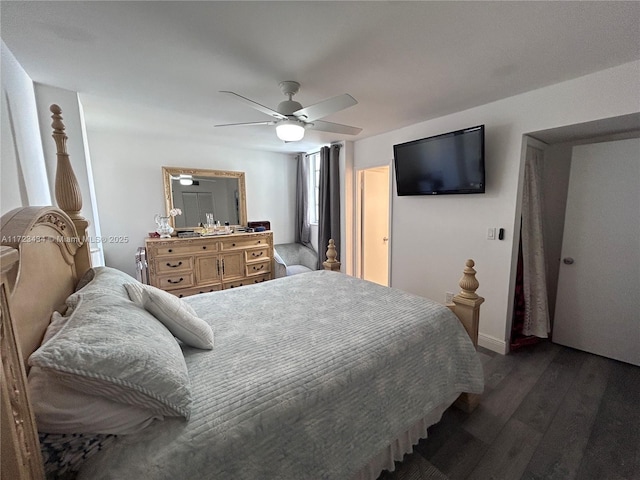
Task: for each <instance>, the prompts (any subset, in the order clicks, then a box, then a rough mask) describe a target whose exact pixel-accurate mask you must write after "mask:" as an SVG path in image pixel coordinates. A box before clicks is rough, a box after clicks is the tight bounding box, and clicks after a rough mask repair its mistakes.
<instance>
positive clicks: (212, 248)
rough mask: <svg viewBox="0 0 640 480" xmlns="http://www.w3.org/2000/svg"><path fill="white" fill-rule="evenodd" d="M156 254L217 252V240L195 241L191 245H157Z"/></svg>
mask: <svg viewBox="0 0 640 480" xmlns="http://www.w3.org/2000/svg"><path fill="white" fill-rule="evenodd" d="M155 250H156V255H171V256H172V257H173V256H174V255H185V254H193V253H202V252H217V251H218V243H217V242H207V243H193V244H189V245H167V246H162V247H156V248H155Z"/></svg>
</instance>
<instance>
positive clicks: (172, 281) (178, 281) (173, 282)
mask: <svg viewBox="0 0 640 480" xmlns="http://www.w3.org/2000/svg"><path fill="white" fill-rule="evenodd" d="M183 280H184V278H182V277H180V280H171V279H170V278H169V279H168V280H167V282H168V283H172V284H176V283H180V282H181V281H183Z"/></svg>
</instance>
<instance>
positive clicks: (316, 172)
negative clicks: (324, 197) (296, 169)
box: [307, 152, 320, 225]
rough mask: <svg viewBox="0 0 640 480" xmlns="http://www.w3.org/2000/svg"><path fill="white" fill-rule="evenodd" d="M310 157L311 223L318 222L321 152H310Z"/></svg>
mask: <svg viewBox="0 0 640 480" xmlns="http://www.w3.org/2000/svg"><path fill="white" fill-rule="evenodd" d="M307 159H309V223H311V224H314V225H316V224H317V223H318V212H319V205H320V152H316V153H310V154H308V155H307Z"/></svg>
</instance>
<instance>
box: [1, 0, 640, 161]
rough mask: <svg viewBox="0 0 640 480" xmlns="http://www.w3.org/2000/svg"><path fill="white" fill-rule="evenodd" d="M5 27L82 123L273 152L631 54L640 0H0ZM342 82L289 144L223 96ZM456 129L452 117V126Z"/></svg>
mask: <svg viewBox="0 0 640 480" xmlns="http://www.w3.org/2000/svg"><path fill="white" fill-rule="evenodd" d="M0 15H1V16H0V20H1V30H0V33H1V36H2V39H3V41H4V42H5V44H6V45H7V46H8V47H9V49H10V50H11V52H12V53H13V54H14V55H15V57H16V58H17V60H18V61H19V62H20V64H21V65H22V66H23V67H24V68H25V70H26V71H27V73H28V74H29V75H30V76H31V78H32V79H33V80H34V81H36V82H40V83H44V84H48V85H53V86H57V87H61V88H65V89H69V90H73V91H78V92H80V93H81V98H82V102H83V105H84V107H85V116H86V122H87V125H88V127H89V128H90V129H92V128H93V129H111V128H122V127H123V126H124V127H126V128H127V129H129V130H131V131H132V132H135V133H139V134H149V133H151V134H154V135H158V134H162V135H167V134H171V132H175V133H176V134H178V135H182V136H184V135H192V136H193V138H197V139H198V140H197V141H206V142H215V143H217V144H221V145H225V144H228V145H236V146H243V147H248V148H258V149H264V150H269V151H281V152H293V151H309V150H312V149H313V148H314V147H316V146H317V145H320V144H326V143H329V142H331V141H335V140H343V139H360V138H365V137H368V136H371V135H376V134H379V133H382V132H386V131H390V130H394V129H397V128H400V127H403V126H406V125H410V124H414V123H417V122H421V121H424V120H428V119H430V118H435V117H439V116H442V115H445V114H448V113H452V112H456V111H460V110H464V109H467V108H470V107H473V106H477V105H481V104H484V103H488V102H491V101H494V100H497V99H500V98H504V97H508V96H512V95H516V94H518V93H522V92H525V91H528V90H533V89H536V88H541V87H544V86H547V85H550V84H553V83H557V82H561V81H564V80H568V79H571V78H575V77H578V76H582V75H585V74H588V73H591V72H594V71H598V70H602V69H605V68H609V67H613V66H616V65H620V64H622V63H626V62H630V61H634V60H637V59H639V58H640V2H637V1H632V2H612V1H604V2H549V1H543V2H502V1H498V2H481V1H476V2H453V1H449V2H420V1H418V2H397V1H390V2H367V1H357V2H327V1H300V2H296V1H289V2H271V1H259V2H243V1H233V2H151V1H142V2H12V1H6V0H3V1H2V2H0ZM282 80H296V81H298V82H300V83H301V84H302V87H301V90H300V93H299V94H298V95H296V97H295V100H297V101H299V102H300V103H302V104H303V105H304V106H307V105H310V104H313V103H317V102H319V101H321V100H324V99H326V98H329V97H332V96H334V95H338V94H341V93H349V94H351V95H352V96H354V97H355V98H356V99H357V100H358V102H359V103H358V105H356V106H353V107H351V108H349V109H347V110H343V111H341V112H338V113H335V114H333V115H330V116H328V117H325V118H324V120H327V121H331V122H337V123H344V124H348V125H354V126H357V127H362V128H363V131H362V133H361V134H359V135H358V136H356V137H350V136H339V135H335V134H327V133H321V132H307V134H306V136H305V140H303V141H302V142H297V143H289V144H284V143H282V142H280V141H279V140H277V139H276V137H275V132H274V131H273V127H270V126H258V127H229V128H224V129H222V128H214V127H213V125H215V124H218V123H234V122H251V121H261V120H268V119H269V117H267V116H266V115H265V114H263V113H260V112H258V111H255V110H253V109H251V108H250V107H248V106H247V105H245V104H242V103H239V102H235V101H233V99H231V98H228V97H227V96H225V95H222V94H220V93H218V92H219V91H220V90H232V91H235V92H237V93H239V94H241V95H243V96H245V97H249V98H251V99H253V100H255V101H257V102H259V103H261V104H263V105H266V106H269V107H271V108H275V107H276V106H277V104H278V103H279V102H280V101H282V100H284V99H285V97H284V96H283V95H282V94H281V93H280V90H279V88H278V83H279V82H280V81H282ZM461 127H462V126H461Z"/></svg>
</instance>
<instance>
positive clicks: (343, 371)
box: [1, 105, 483, 480]
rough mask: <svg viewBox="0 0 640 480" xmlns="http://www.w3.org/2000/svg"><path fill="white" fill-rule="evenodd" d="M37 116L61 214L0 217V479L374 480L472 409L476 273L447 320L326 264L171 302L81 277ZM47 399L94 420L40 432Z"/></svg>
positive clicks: (81, 227)
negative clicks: (437, 427) (456, 409)
mask: <svg viewBox="0 0 640 480" xmlns="http://www.w3.org/2000/svg"><path fill="white" fill-rule="evenodd" d="M51 111H52V113H53V117H52V118H53V119H54V122H53V127H54V134H53V136H54V139H55V140H56V144H57V147H58V173H57V180H56V198H57V201H58V205H59V208H55V207H26V208H21V209H17V210H14V211H12V212H9V213H8V214H6V215H4V216H3V217H2V244H3V246H2V251H1V254H2V278H3V286H2V292H1V293H2V332H3V335H2V375H3V379H2V380H3V381H2V386H3V387H2V407H3V408H2V439H3V440H2V458H3V461H2V469H3V471H2V474H3V476H4V475H7V478H37V479H39V478H44V468H43V455H44V458H45V460H47V462H46V463H47V467H46V468H47V470H48V471H49V472H53V471H54V470H55V469H53V468H51V464H52V463H55V462H59V463H58V466H57V468H58V472H61V473H62V474H63V475H71V477H73V476H75V475H76V472H75V470H78V472H77V478H79V479H121V478H143V479H154V480H155V479H158V480H159V479H181V478H184V479H191V478H199V479H207V478H210V479H218V478H221V479H229V478H233V479H256V478H260V479H281V480H285V479H340V480H345V479H347V480H348V479H354V480H356V479H357V480H364V479H367V480H375V479H376V478H377V477H378V475H379V474H380V473H381V471H382V470H383V469H389V470H393V468H394V461H397V460H401V459H402V456H403V454H405V453H407V452H410V451H411V449H412V446H413V445H414V444H415V443H417V441H418V439H420V438H423V437H426V434H427V427H429V426H430V425H432V424H434V423H436V422H437V421H438V420H439V419H440V416H441V415H442V413H443V412H444V410H445V409H446V408H448V407H449V406H450V405H451V404H453V403H454V402H455V403H456V404H457V405H459V406H460V407H461V408H465V409H473V408H474V407H475V406H476V405H477V404H478V401H479V398H480V397H479V394H480V393H481V392H482V389H483V376H482V368H481V365H480V362H479V360H478V358H477V355H476V354H475V348H474V347H475V343H476V340H477V326H478V318H479V307H480V304H481V303H482V302H483V299H482V297H479V296H478V295H477V294H476V289H477V288H478V282H477V280H476V278H475V273H476V272H475V270H474V268H473V267H474V264H473V261H471V260H467V262H466V266H465V268H464V271H463V276H462V279H461V280H460V287H461V291H460V293H459V294H458V295H456V296H455V297H454V303H453V304H452V305H450V306H443V305H439V304H437V303H436V302H433V301H431V300H428V299H424V298H421V297H418V296H415V295H411V294H408V293H405V292H401V291H398V290H394V289H391V288H387V287H381V286H378V285H375V284H372V283H369V282H365V281H362V280H359V279H356V278H353V277H350V276H347V275H344V274H341V273H337V272H335V271H332V270H336V265H337V261H336V259H335V254H334V252H333V251H332V250H330V252H329V255H328V260H327V262H326V265H325V267H326V270H325V271H317V272H311V273H307V274H304V275H296V276H291V277H286V278H282V279H277V280H273V281H269V282H264V283H261V284H257V285H252V286H248V287H243V288H241V289H237V290H227V291H221V292H213V293H207V294H201V295H195V296H192V297H188V298H186V299H182V300H180V299H177V298H175V297H173V300H171V299H167V298H166V297H165V296H169V297H171V295H169V294H167V293H166V292H161V291H160V292H161V293H159V292H156V291H154V289H152V287H148V286H144V285H142V284H139V282H137V281H136V280H135V279H133V278H132V277H129V276H127V275H126V274H124V273H122V272H118V271H117V270H114V269H109V268H107V267H96V268H91V266H90V262H89V252H88V249H87V244H86V243H83V242H82V237H83V235H85V232H86V226H87V224H86V221H85V220H84V219H83V218H82V216H81V214H80V210H81V207H82V201H81V198H80V195H79V189H78V188H77V185H76V183H75V177H74V175H73V171H72V170H71V166H70V163H69V161H68V156H67V154H66V148H65V143H66V142H65V141H66V133H65V132H64V125H63V124H62V119H61V115H60V114H61V112H60V109H59V107H57V106H55V105H53V106H52V107H51ZM34 299H37V301H34ZM154 302H155V303H154ZM161 307H162V308H161ZM167 312H169V313H167ZM185 312H186V313H185ZM178 318H179V319H180V321H177V320H176V319H178ZM182 319H186V320H185V321H187V323H181V322H182ZM189 322H191V323H189ZM43 337H44V340H43ZM39 382H42V383H39ZM58 390H60V391H64V394H65V395H66V396H65V398H67V396H68V395H72V396H73V398H74V401H75V402H77V403H76V404H77V405H83V406H85V408H80V407H78V409H77V410H78V411H77V412H72V414H73V415H76V414H77V415H78V416H79V415H80V414H81V413H83V414H84V415H85V416H87V417H91V418H89V419H88V420H87V419H82V420H79V419H78V418H75V417H74V418H72V419H71V420H69V419H66V418H65V422H66V423H65V422H62V423H64V425H63V426H60V425H59V424H56V425H55V426H51V425H53V423H47V422H48V421H49V419H50V417H51V416H53V417H56V415H55V414H54V415H49V417H46V415H45V414H44V413H43V411H44V410H46V408H47V407H46V405H47V402H52V401H53V400H52V398H53V397H56V395H58V393H59V392H58ZM70 392H71V393H70ZM83 395H84V397H83ZM87 395H88V396H87ZM78 398H82V399H83V400H78ZM92 401H95V402H96V403H95V405H96V406H95V407H93V410H92V407H91V405H94V404H92V403H91V402H92ZM105 402H106V403H105ZM43 404H44V405H45V407H43ZM102 405H105V406H104V410H103V409H102ZM56 408H57V407H56ZM72 410H73V409H72ZM81 411H82V412H81ZM115 411H117V412H118V414H117V415H118V416H117V418H118V422H116V421H115V420H113V418H116V417H115V416H114V417H110V416H108V415H107V412H108V413H109V415H111V414H112V412H115ZM55 412H57V410H56V411H54V413H55ZM122 412H125V413H122ZM113 415H116V414H115V413H114V414H113ZM36 417H37V420H38V421H37V422H36ZM122 418H124V419H125V420H122V425H121V423H119V422H120V420H121V419H122ZM56 420H58V419H57V418H54V419H53V421H56ZM85 420H86V422H89V423H91V422H97V423H91V426H86V425H87V424H86V423H83V422H85ZM74 422H76V423H74ZM100 422H101V423H100ZM125 424H126V425H125ZM78 425H81V426H78ZM38 429H40V433H39V434H38V431H37V430H38ZM56 429H58V431H52V430H56ZM74 429H76V430H82V429H84V430H85V431H74ZM87 429H88V430H90V431H87ZM92 429H93V430H92ZM61 432H62V433H61ZM61 436H64V438H65V439H66V440H64V441H63V442H62V444H64V445H65V446H64V447H63V448H62V450H60V445H61V442H60V437H61ZM6 439H9V441H8V442H7V440H6ZM70 439H71V440H73V441H71V440H70ZM65 442H66V443H65ZM74 442H75V444H74ZM55 448H58V450H56V451H55V452H53V449H55ZM73 449H76V450H75V451H72V450H73ZM78 449H79V450H78ZM41 451H42V452H43V453H41ZM52 452H53V453H52ZM65 455H66V457H65V459H64V460H61V459H60V458H62V457H64V456H65ZM82 457H87V458H82ZM68 458H72V460H68ZM80 460H82V461H80ZM65 462H66V463H65ZM61 467H62V468H61ZM48 476H49V477H51V478H54V474H53V473H49V475H48ZM64 478H67V477H64Z"/></svg>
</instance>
